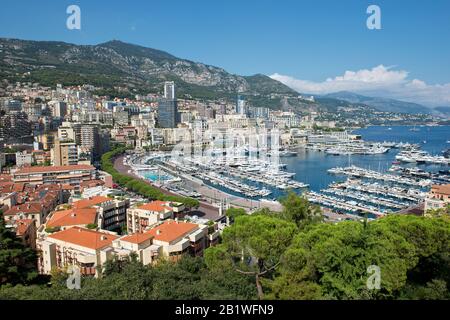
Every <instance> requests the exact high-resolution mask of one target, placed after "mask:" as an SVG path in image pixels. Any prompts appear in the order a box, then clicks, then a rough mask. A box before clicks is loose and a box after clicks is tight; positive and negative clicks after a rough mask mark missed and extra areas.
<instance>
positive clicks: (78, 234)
mask: <svg viewBox="0 0 450 320" xmlns="http://www.w3.org/2000/svg"><path fill="white" fill-rule="evenodd" d="M48 238H51V239H55V240H60V241H64V242H68V243H72V244H75V245H78V246H81V247H86V248H89V249H94V250H96V249H101V248H103V247H106V246H109V245H111V243H112V242H113V241H114V240H116V239H117V238H118V237H117V236H115V235H112V234H108V233H103V232H98V231H94V230H88V229H84V228H80V227H73V228H70V229H66V230H64V231H60V232H57V233H54V234H52V235H49V236H48Z"/></svg>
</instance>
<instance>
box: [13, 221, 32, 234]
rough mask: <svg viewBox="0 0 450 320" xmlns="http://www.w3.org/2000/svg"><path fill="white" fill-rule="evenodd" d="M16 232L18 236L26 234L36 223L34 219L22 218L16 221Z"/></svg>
mask: <svg viewBox="0 0 450 320" xmlns="http://www.w3.org/2000/svg"><path fill="white" fill-rule="evenodd" d="M15 223H16V234H17V235H18V236H22V235H24V234H25V233H26V232H27V230H28V228H29V227H30V226H31V225H32V224H33V223H34V220H33V219H21V220H17V221H16V222H15Z"/></svg>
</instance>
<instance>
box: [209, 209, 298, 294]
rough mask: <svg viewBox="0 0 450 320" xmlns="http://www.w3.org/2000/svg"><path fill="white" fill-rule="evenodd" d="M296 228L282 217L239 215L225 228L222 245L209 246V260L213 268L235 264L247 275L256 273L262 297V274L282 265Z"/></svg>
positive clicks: (234, 265) (236, 268)
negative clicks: (282, 256) (282, 259)
mask: <svg viewBox="0 0 450 320" xmlns="http://www.w3.org/2000/svg"><path fill="white" fill-rule="evenodd" d="M296 231H297V227H296V225H295V224H294V223H292V222H288V221H285V220H282V219H278V218H274V217H268V216H264V215H256V216H251V215H245V216H238V217H237V218H236V219H235V223H234V224H233V225H232V226H231V227H229V228H227V229H225V230H224V232H223V243H222V245H220V246H217V247H213V248H209V249H207V250H206V251H207V253H206V255H207V256H206V263H207V265H208V267H209V268H210V269H216V270H217V268H224V267H232V268H234V269H235V270H236V272H239V273H241V274H243V275H252V276H254V277H255V284H256V289H257V292H258V297H259V298H260V299H262V298H263V296H264V292H263V288H262V284H261V277H262V276H267V275H268V274H269V272H271V271H273V270H274V269H275V268H276V267H277V266H278V264H279V261H280V257H281V255H282V254H283V252H284V251H285V250H286V248H287V247H288V246H289V244H290V242H291V240H292V237H293V236H294V234H295V233H296Z"/></svg>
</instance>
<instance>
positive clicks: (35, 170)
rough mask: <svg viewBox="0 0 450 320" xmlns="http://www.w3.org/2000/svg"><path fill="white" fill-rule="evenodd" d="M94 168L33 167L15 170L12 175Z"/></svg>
mask: <svg viewBox="0 0 450 320" xmlns="http://www.w3.org/2000/svg"><path fill="white" fill-rule="evenodd" d="M94 169H95V168H94V167H93V166H91V165H87V164H78V165H71V166H34V167H24V168H21V169H19V170H17V171H16V172H15V173H14V174H15V175H17V174H28V173H47V172H65V171H75V170H94Z"/></svg>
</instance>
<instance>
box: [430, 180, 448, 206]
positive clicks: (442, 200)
mask: <svg viewBox="0 0 450 320" xmlns="http://www.w3.org/2000/svg"><path fill="white" fill-rule="evenodd" d="M449 204H450V184H444V185H433V186H431V190H430V192H429V194H428V197H427V198H426V199H425V212H427V210H430V209H440V208H444V207H445V206H447V205H449Z"/></svg>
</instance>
